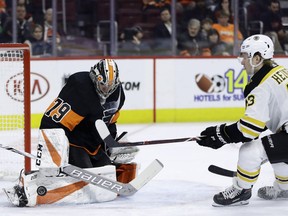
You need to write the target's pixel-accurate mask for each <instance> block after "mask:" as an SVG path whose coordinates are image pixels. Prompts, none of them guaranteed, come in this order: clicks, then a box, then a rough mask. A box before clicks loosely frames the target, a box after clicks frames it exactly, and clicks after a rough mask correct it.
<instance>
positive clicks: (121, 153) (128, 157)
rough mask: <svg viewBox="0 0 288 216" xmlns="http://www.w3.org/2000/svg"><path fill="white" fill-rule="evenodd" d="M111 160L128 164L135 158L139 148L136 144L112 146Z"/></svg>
mask: <svg viewBox="0 0 288 216" xmlns="http://www.w3.org/2000/svg"><path fill="white" fill-rule="evenodd" d="M109 152H110V156H109V157H110V160H111V161H112V162H113V163H117V164H126V163H129V162H131V161H132V160H134V158H135V156H136V154H137V153H138V152H139V148H137V147H135V146H127V147H119V148H110V149H109Z"/></svg>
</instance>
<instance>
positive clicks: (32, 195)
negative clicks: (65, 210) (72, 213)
mask: <svg viewBox="0 0 288 216" xmlns="http://www.w3.org/2000/svg"><path fill="white" fill-rule="evenodd" d="M87 170H89V171H90V172H93V173H95V174H100V175H103V176H105V177H107V178H110V179H111V180H116V169H115V166H113V165H108V166H104V167H97V168H90V169H87ZM23 185H24V187H23ZM16 188H22V189H23V193H22V195H23V196H22V195H21V196H17V195H18V194H17V191H16ZM4 191H5V192H6V194H7V196H8V195H9V196H8V198H9V200H10V202H11V203H12V204H13V205H16V206H21V207H24V206H36V205H42V204H84V203H97V202H107V201H112V200H115V199H116V197H117V194H116V193H113V192H111V191H108V190H105V189H103V188H100V187H97V186H95V185H91V184H88V183H86V182H83V181H79V180H77V179H75V178H72V177H70V176H66V175H65V174H62V173H61V174H59V175H58V176H49V175H47V172H44V173H43V172H39V171H36V172H33V173H31V174H28V175H24V174H22V180H21V181H20V183H19V184H18V185H15V186H14V187H13V188H11V189H7V190H4ZM21 198H22V199H21ZM24 198H25V199H24ZM23 203H24V204H25V205H22V204H23Z"/></svg>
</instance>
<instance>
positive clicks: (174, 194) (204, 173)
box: [0, 123, 288, 216]
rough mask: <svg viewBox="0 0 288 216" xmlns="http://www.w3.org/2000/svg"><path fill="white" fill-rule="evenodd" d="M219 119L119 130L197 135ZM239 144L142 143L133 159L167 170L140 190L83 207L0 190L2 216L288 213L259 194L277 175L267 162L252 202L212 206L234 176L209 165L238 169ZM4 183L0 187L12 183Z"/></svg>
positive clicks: (136, 136)
mask: <svg viewBox="0 0 288 216" xmlns="http://www.w3.org/2000/svg"><path fill="white" fill-rule="evenodd" d="M215 124H219V123H177V124H175V123H173V124H172V123H171V124H149V125H148V124H143V125H119V126H118V130H119V132H120V133H121V132H123V131H128V134H129V137H128V138H129V141H143V140H153V139H169V138H182V137H191V136H197V135H199V133H200V132H201V131H202V130H203V129H204V128H205V127H207V126H210V125H215ZM238 149H239V145H226V146H224V147H222V148H221V149H218V150H213V149H209V148H204V147H200V146H198V145H197V143H196V142H186V143H174V144H161V145H150V146H143V147H140V153H139V154H138V155H137V157H136V159H135V161H136V162H138V163H139V164H140V165H141V168H140V172H141V171H142V168H145V167H146V166H148V164H149V163H150V162H151V161H152V160H153V159H155V158H157V159H159V160H160V161H161V162H162V163H163V164H164V169H163V170H162V171H161V172H160V173H159V174H158V176H156V177H155V178H154V179H153V180H152V181H151V182H149V183H148V184H147V185H145V186H144V187H143V188H142V189H141V190H140V191H139V192H137V193H136V194H134V195H133V196H130V197H118V198H117V199H116V200H115V201H112V202H107V203H96V204H85V205H68V206H67V205H66V206H55V205H45V206H44V205H43V206H37V207H33V208H17V207H12V206H11V204H10V203H9V202H8V201H7V199H6V196H5V195H4V193H3V192H2V191H1V192H0V216H10V215H11V216H12V215H13V216H18V215H19V216H20V215H21V216H26V215H27V216H34V215H37V216H46V215H47V216H48V215H49V216H52V215H53V216H57V215H61V216H65V215H69V216H80V215H81V216H86V215H89V216H90V215H91V216H92V215H95V216H96V215H97V216H142V215H143V216H147V215H149V216H154V215H156V216H198V215H201V216H206V215H207V216H208V215H209V216H232V215H233V216H240V215H241V216H242V215H249V216H252V215H253V216H257V215H259V216H260V215H261V216H265V215H269V216H271V215H275V216H282V215H283V216H284V215H285V216H286V215H288V205H287V204H288V202H287V201H288V200H277V201H266V200H261V199H260V198H258V197H257V196H256V193H257V189H258V188H259V187H262V186H265V185H271V184H272V183H273V181H274V175H273V172H272V169H271V166H270V165H269V164H265V165H263V166H262V169H261V174H260V176H259V179H258V181H257V183H256V185H255V186H254V188H253V195H252V198H251V199H250V204H249V205H247V206H238V207H212V206H211V204H212V197H213V195H214V194H215V193H218V192H219V191H221V190H223V189H225V188H226V187H228V186H230V185H231V183H232V179H231V178H228V177H222V176H218V175H215V174H212V173H210V172H208V170H207V168H208V166H209V165H210V164H215V165H219V166H222V167H225V168H228V169H232V170H234V169H235V167H236V163H237V159H238ZM13 184H14V183H13V182H5V181H0V188H5V187H7V186H10V185H13Z"/></svg>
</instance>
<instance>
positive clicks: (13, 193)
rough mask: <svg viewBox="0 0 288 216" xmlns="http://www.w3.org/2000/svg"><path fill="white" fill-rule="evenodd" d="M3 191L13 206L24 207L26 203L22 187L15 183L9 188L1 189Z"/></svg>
mask: <svg viewBox="0 0 288 216" xmlns="http://www.w3.org/2000/svg"><path fill="white" fill-rule="evenodd" d="M3 191H4V192H5V194H6V195H7V197H8V200H9V201H10V202H11V203H12V204H13V205H15V206H18V207H25V206H26V204H27V203H28V200H27V197H26V195H25V192H24V188H23V187H20V186H19V185H16V186H14V187H13V188H11V189H9V190H6V189H3Z"/></svg>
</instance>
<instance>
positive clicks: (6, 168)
mask: <svg viewBox="0 0 288 216" xmlns="http://www.w3.org/2000/svg"><path fill="white" fill-rule="evenodd" d="M0 64H1V65H0V82H1V90H0V100H1V103H0V134H1V136H0V137H1V138H0V143H1V144H2V145H7V146H11V147H13V148H15V149H19V150H22V151H26V152H29V153H31V123H30V121H31V117H30V113H31V112H30V110H31V108H30V103H31V100H30V49H29V46H28V45H26V44H18V43H15V44H12V43H11V44H0ZM23 168H25V171H26V172H29V171H30V170H31V159H30V158H27V157H25V158H24V157H22V156H20V155H16V154H15V153H13V152H8V151H5V150H3V149H0V177H4V178H5V177H6V178H14V177H16V176H18V175H19V173H20V170H21V169H23Z"/></svg>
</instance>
